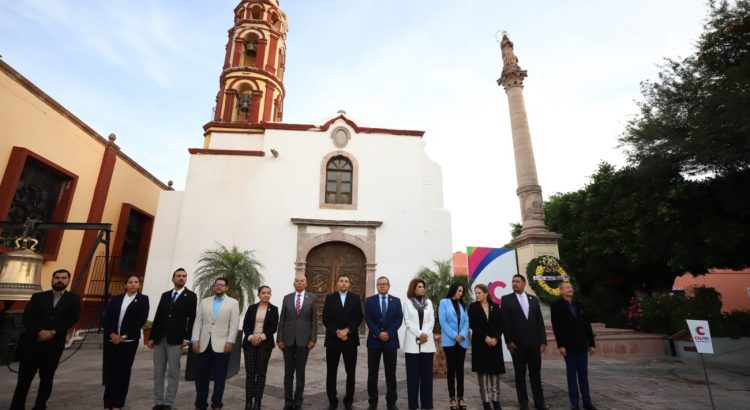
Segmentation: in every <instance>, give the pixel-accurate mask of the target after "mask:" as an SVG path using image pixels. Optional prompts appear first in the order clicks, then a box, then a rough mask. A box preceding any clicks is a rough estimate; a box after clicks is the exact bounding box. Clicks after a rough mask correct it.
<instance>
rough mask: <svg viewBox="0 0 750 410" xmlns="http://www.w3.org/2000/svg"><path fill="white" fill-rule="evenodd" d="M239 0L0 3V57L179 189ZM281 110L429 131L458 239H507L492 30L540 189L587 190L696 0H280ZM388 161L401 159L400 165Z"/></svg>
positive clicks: (462, 243)
mask: <svg viewBox="0 0 750 410" xmlns="http://www.w3.org/2000/svg"><path fill="white" fill-rule="evenodd" d="M238 3H239V0H202V1H198V0H161V1H153V0H106V1H102V0H75V1H73V0H69V1H53V0H13V1H2V2H0V54H1V55H2V58H3V60H4V61H5V62H7V63H8V64H10V65H11V66H13V67H14V68H15V69H16V70H18V71H19V72H20V73H21V74H22V75H24V76H25V77H27V78H28V79H30V80H31V81H32V82H34V83H35V84H36V85H37V86H39V87H40V88H41V89H42V90H44V91H45V92H46V93H47V94H49V95H50V96H51V97H52V98H54V99H56V100H57V101H58V102H60V103H61V104H62V105H64V106H65V107H66V108H68V109H69V110H70V111H72V112H73V113H74V114H75V115H77V116H78V117H79V118H81V119H82V120H83V121H84V122H86V123H87V124H89V125H90V126H91V127H93V128H94V129H95V130H97V131H98V132H99V133H100V134H102V135H104V136H106V135H108V134H109V133H110V132H114V133H116V134H117V143H118V145H119V146H120V147H121V149H122V150H123V152H125V153H126V154H128V155H129V156H131V157H132V158H133V159H135V160H136V161H137V162H139V163H140V164H141V165H143V166H144V167H145V168H146V169H148V170H149V171H150V172H152V173H153V174H155V175H156V176H157V177H158V178H160V179H162V180H164V181H167V180H170V179H171V180H173V181H174V182H175V188H176V189H183V188H184V183H185V177H186V173H187V164H188V160H189V155H188V152H187V148H189V147H200V146H202V140H203V129H202V126H203V125H204V124H205V123H206V122H208V121H209V120H210V119H211V115H212V108H213V107H214V99H215V97H216V93H217V91H218V86H219V73H220V71H221V67H222V65H223V62H224V46H225V45H226V42H227V30H228V29H229V28H230V27H231V26H232V23H233V9H234V7H235V6H236V5H237V4H238ZM281 8H282V10H283V11H284V12H286V14H287V17H288V21H289V34H288V38H287V62H286V74H285V79H284V80H285V85H286V90H287V94H286V100H285V104H284V105H285V107H284V108H285V110H284V122H287V123H313V124H321V123H323V122H325V121H326V120H328V119H330V118H332V117H333V116H335V115H336V111H338V110H340V109H343V110H346V112H347V113H348V116H349V117H350V118H352V119H353V120H354V121H356V122H357V123H358V124H359V125H361V126H371V127H382V128H399V129H417V130H424V131H426V134H425V136H424V143H425V146H426V150H427V153H428V155H429V156H430V157H431V158H432V159H433V160H435V161H436V162H438V163H439V164H440V165H441V166H442V169H443V180H444V198H445V206H446V208H447V209H448V210H450V211H451V213H452V218H453V248H454V249H455V250H464V249H465V247H466V246H491V247H497V246H502V245H503V244H505V243H506V242H508V241H509V240H510V233H509V230H510V228H509V224H510V223H511V222H517V221H520V211H519V207H518V200H517V197H516V194H515V190H516V179H515V173H514V164H513V146H512V142H511V133H510V126H509V118H508V106H507V100H506V96H505V92H504V91H503V89H502V87H499V86H498V85H497V84H496V82H495V81H496V80H497V78H498V77H499V75H500V70H501V64H502V62H501V58H500V51H499V46H498V44H497V42H496V40H495V36H496V33H497V32H498V31H499V30H505V31H507V32H508V33H509V35H510V38H511V40H513V42H514V43H515V51H516V55H517V56H518V58H519V64H520V66H521V67H522V68H523V69H525V70H528V75H529V76H528V78H527V79H526V81H525V88H524V97H525V99H526V109H527V113H528V117H529V123H530V128H531V137H532V141H533V144H534V152H535V156H536V162H537V171H538V175H539V179H540V183H541V185H542V189H543V193H544V195H545V198H546V197H548V196H549V195H550V194H552V193H555V192H568V191H572V190H577V189H580V188H582V187H583V186H584V185H585V184H586V183H587V182H588V177H589V176H590V175H591V174H593V173H594V172H595V170H596V167H597V164H598V163H599V162H600V161H608V162H610V163H613V164H615V165H622V164H624V162H625V160H624V155H623V151H622V149H620V148H618V147H617V138H618V136H619V135H620V134H621V132H622V131H623V128H624V124H625V123H626V122H627V121H628V119H629V118H632V116H633V115H634V114H635V113H636V112H637V107H636V101H637V100H639V99H640V85H639V84H640V82H641V81H643V80H647V79H654V78H656V74H657V73H658V70H659V68H658V66H659V64H661V63H662V62H663V59H664V58H665V57H671V58H677V57H680V56H683V57H684V56H686V55H688V54H690V53H691V52H692V50H693V45H694V43H695V41H696V40H697V39H698V36H699V34H700V32H701V31H702V23H703V20H704V18H705V16H706V15H707V11H708V6H707V5H706V2H705V1H703V0H630V1H615V0H611V1H593V0H590V1H575V0H573V1H514V2H510V1H501V0H462V1H445V0H432V1H426V0H422V1H418V0H377V1H376V0H346V1H344V0H282V1H281ZM394 165H395V164H394Z"/></svg>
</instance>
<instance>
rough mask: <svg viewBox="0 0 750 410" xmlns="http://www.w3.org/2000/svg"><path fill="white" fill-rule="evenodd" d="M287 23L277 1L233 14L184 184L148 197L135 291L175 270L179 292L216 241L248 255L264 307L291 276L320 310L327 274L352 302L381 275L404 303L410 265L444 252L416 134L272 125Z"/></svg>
mask: <svg viewBox="0 0 750 410" xmlns="http://www.w3.org/2000/svg"><path fill="white" fill-rule="evenodd" d="M287 29H288V27H287V19H286V15H285V14H284V13H283V12H282V11H281V10H280V8H279V2H278V0H262V1H261V0H242V1H241V2H240V4H239V5H238V6H237V7H236V8H235V10H234V26H233V27H232V28H231V29H230V30H229V40H228V42H227V46H226V57H225V59H224V66H223V70H222V73H221V75H220V77H219V92H218V95H217V100H216V109H215V115H214V118H213V120H212V121H211V122H209V123H207V124H206V125H205V126H204V131H205V132H204V138H203V144H202V146H199V147H196V148H189V150H188V151H189V153H190V164H189V170H188V174H187V178H186V183H185V189H184V191H164V192H162V193H161V197H160V200H159V207H158V210H157V215H156V220H155V223H154V232H153V238H152V241H151V247H150V252H149V260H148V266H147V269H146V271H147V274H146V281H145V284H144V293H146V294H148V295H151V296H152V297H154V296H155V295H158V294H159V293H161V292H163V291H165V290H167V289H169V288H170V287H171V286H172V284H171V275H172V272H173V271H174V270H175V269H176V268H178V267H183V268H185V269H186V270H187V271H188V286H189V287H192V286H190V284H191V283H192V279H193V278H194V274H193V273H194V272H195V270H196V268H197V266H198V258H199V256H200V254H201V253H202V252H204V251H206V250H209V249H212V248H216V247H217V245H218V244H221V245H224V246H226V247H228V248H231V247H232V246H233V245H236V246H237V247H238V248H239V249H241V250H252V251H254V252H255V257H256V258H257V259H258V260H259V261H260V262H261V263H262V264H263V265H264V269H263V270H262V273H263V276H264V279H265V280H264V282H265V284H267V285H269V286H270V287H271V288H272V290H273V298H272V303H275V304H279V303H281V298H282V296H283V295H285V294H286V293H289V292H291V291H292V290H293V287H292V283H293V278H294V276H295V274H296V275H306V276H307V279H308V288H307V290H308V291H311V292H314V293H315V294H317V295H318V301H319V303H320V304H321V305H322V303H323V300H324V298H323V295H324V294H325V293H329V292H332V291H334V289H335V283H336V277H337V276H338V275H339V274H341V273H346V274H348V275H349V277H350V278H351V280H352V290H353V291H354V292H358V293H359V294H360V295H361V296H363V297H365V296H368V295H371V294H374V293H375V279H376V278H377V277H378V276H381V275H385V276H387V277H389V278H390V280H391V293H392V294H394V295H395V296H399V297H405V294H406V289H407V286H408V283H409V281H410V280H411V279H412V278H413V277H414V275H415V274H416V272H417V271H418V270H419V268H420V267H422V266H432V261H433V260H446V259H449V258H451V256H452V254H451V252H452V248H451V220H450V213H449V212H448V211H447V210H446V209H445V208H444V206H443V191H442V174H441V170H440V167H439V166H438V165H437V164H436V163H435V162H433V161H431V160H430V159H429V158H428V157H427V155H426V153H425V150H424V143H423V141H422V137H423V135H424V131H415V130H397V129H389V128H375V127H369V126H364V125H361V124H358V123H356V122H354V121H352V119H350V118H349V117H347V115H346V113H344V112H343V111H340V112H339V113H338V115H336V116H334V117H333V118H330V119H329V120H328V121H326V122H325V123H323V124H289V123H284V122H283V114H284V98H285V97H286V95H285V90H284V71H285V69H286V66H285V60H286V46H285V40H286V34H287ZM362 115H363V116H366V113H363V114H362ZM196 142H198V141H196ZM196 145H198V144H196Z"/></svg>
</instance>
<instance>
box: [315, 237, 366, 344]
mask: <svg viewBox="0 0 750 410" xmlns="http://www.w3.org/2000/svg"><path fill="white" fill-rule="evenodd" d="M305 262H306V263H305V276H306V277H307V291H308V292H312V293H313V294H315V297H316V298H317V303H318V329H319V333H323V331H322V329H323V324H322V322H321V316H322V314H323V303H324V302H325V297H326V295H327V294H328V293H331V292H335V291H336V289H337V286H336V283H337V280H338V277H339V275H342V274H345V275H347V276H348V277H349V280H350V281H351V288H350V290H349V291H350V292H353V293H357V294H359V296H360V298H361V300H364V298H365V296H366V292H365V290H366V272H365V254H364V253H363V252H362V250H361V249H359V248H358V247H356V246H354V245H351V244H349V243H346V242H326V243H324V244H322V245H318V246H316V247H315V248H313V249H311V250H310V252H309V253H308V254H307V258H306V261H305Z"/></svg>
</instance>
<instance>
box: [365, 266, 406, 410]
mask: <svg viewBox="0 0 750 410" xmlns="http://www.w3.org/2000/svg"><path fill="white" fill-rule="evenodd" d="M376 285H377V288H378V293H377V294H375V295H372V296H370V297H368V298H367V299H366V300H365V323H367V329H368V333H367V395H368V396H369V407H368V409H369V410H376V409H377V408H378V373H379V372H380V356H383V367H385V387H386V393H385V401H386V403H387V405H388V407H387V408H388V410H398V407H396V400H397V399H398V395H397V393H396V356H397V354H396V353H397V351H398V349H399V347H401V346H399V343H398V328H400V327H401V324H402V323H403V322H404V312H403V310H401V300H400V299H399V298H397V297H395V296H393V295H390V294H389V293H388V291H389V290H390V288H391V282H390V281H389V280H388V278H386V277H385V276H381V277H379V278H378V279H377V281H376Z"/></svg>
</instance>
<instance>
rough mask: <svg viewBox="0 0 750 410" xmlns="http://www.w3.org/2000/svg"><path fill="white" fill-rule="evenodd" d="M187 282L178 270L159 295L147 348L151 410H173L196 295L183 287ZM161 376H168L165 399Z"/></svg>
mask: <svg viewBox="0 0 750 410" xmlns="http://www.w3.org/2000/svg"><path fill="white" fill-rule="evenodd" d="M186 282H187V272H186V271H185V269H182V268H178V269H177V270H176V271H174V273H172V283H173V284H174V288H173V289H172V290H168V291H166V292H164V293H162V294H161V299H160V300H159V306H158V307H157V308H156V315H155V316H154V324H153V325H152V326H151V337H150V339H149V340H148V342H147V346H148V348H149V349H153V350H154V401H155V402H156V404H155V405H154V410H170V409H171V408H172V404H174V401H175V398H176V397H177V386H178V384H179V382H180V357H181V356H182V349H183V348H184V347H186V346H187V345H188V344H189V343H190V337H191V336H192V335H193V323H194V322H195V311H196V310H197V308H198V296H197V295H196V294H195V292H192V291H190V289H188V288H186V287H185V283H186ZM167 372H168V373H167ZM164 373H167V395H166V397H165V396H164Z"/></svg>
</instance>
